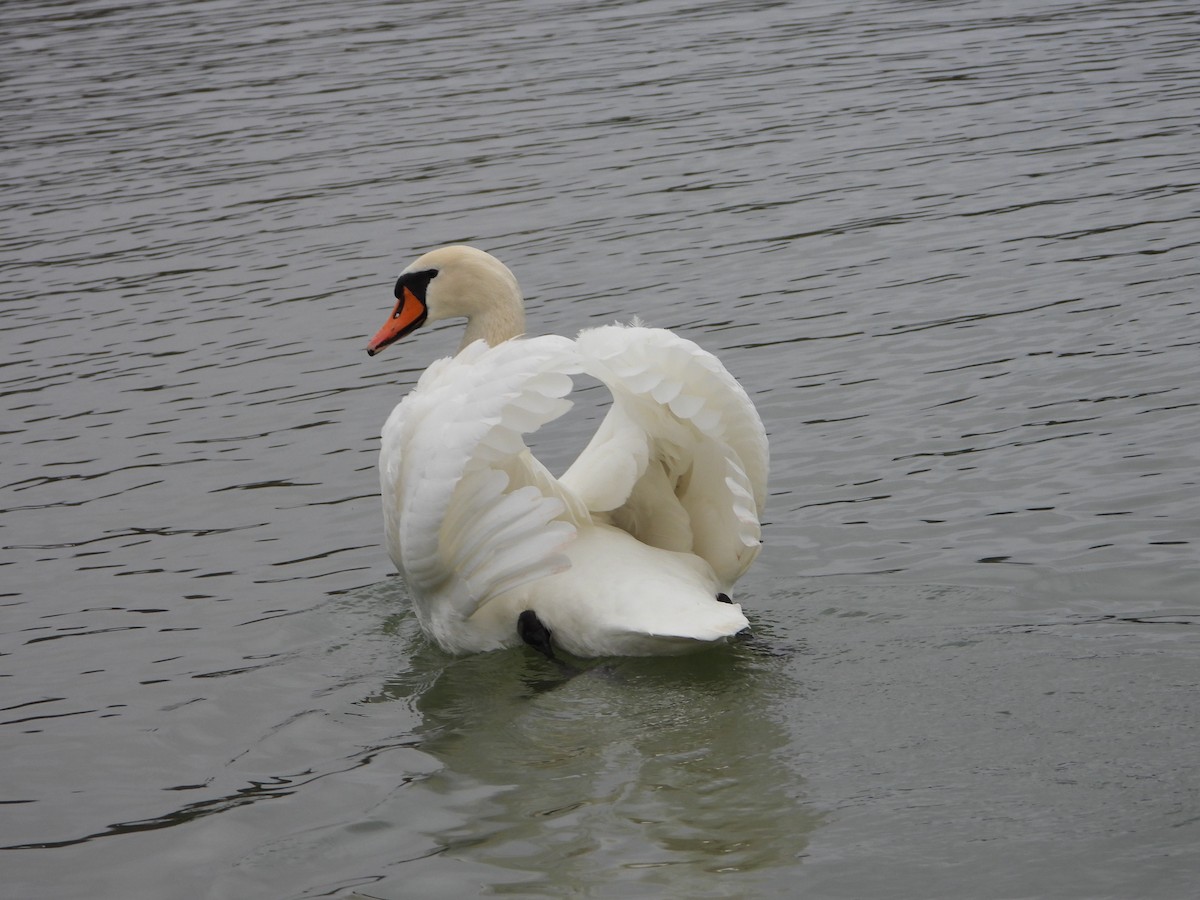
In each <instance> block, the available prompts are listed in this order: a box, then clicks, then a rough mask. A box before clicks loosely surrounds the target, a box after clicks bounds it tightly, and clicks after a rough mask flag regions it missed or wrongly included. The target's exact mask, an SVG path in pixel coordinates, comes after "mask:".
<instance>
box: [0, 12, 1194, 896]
mask: <svg viewBox="0 0 1200 900" xmlns="http://www.w3.org/2000/svg"><path fill="white" fill-rule="evenodd" d="M0 35H2V36H3V40H4V46H5V56H6V58H7V60H8V61H7V62H6V63H4V64H3V67H2V72H3V86H4V90H3V92H2V94H0V110H2V111H3V117H4V123H5V127H4V133H5V139H4V150H3V152H4V157H3V158H4V192H3V199H2V200H0V203H2V204H3V210H4V215H3V225H2V226H0V227H2V229H3V231H2V235H0V240H2V245H3V260H2V264H3V287H2V288H0V294H2V296H3V306H2V308H0V350H2V355H0V393H2V394H3V425H2V427H0V454H2V455H0V461H2V476H0V484H2V488H0V507H2V510H0V545H2V546H3V551H2V555H0V578H2V588H0V603H2V604H3V605H2V606H0V632H2V635H0V653H2V654H3V655H2V656H0V676H2V677H0V707H2V712H3V716H2V718H0V725H2V728H0V801H2V803H0V845H2V846H3V847H4V849H3V851H0V871H2V872H3V878H2V886H0V894H3V896H5V897H12V898H22V900H25V898H53V900H64V898H96V897H113V898H131V897H154V898H168V900H169V898H181V900H182V898H221V900H224V898H228V900H246V898H308V897H338V898H358V900H379V898H386V900H394V898H401V897H463V896H475V895H479V894H499V895H508V896H530V897H597V898H600V897H605V898H607V897H638V898H641V897H768V896H804V897H817V898H869V897H880V898H883V897H888V898H894V897H912V898H934V897H938V898H962V897H972V898H1016V897H1055V898H1104V897H1111V898H1130V897H1139V898H1183V897H1190V896H1194V895H1195V891H1196V885H1197V883H1200V754H1198V753H1197V739H1198V737H1200V734H1198V732H1197V725H1198V723H1200V553H1198V542H1200V449H1198V448H1200V352H1198V348H1200V315H1198V314H1200V182H1198V179H1197V172H1200V113H1198V112H1197V110H1200V76H1198V75H1197V72H1200V10H1198V9H1197V7H1196V4H1195V3H1194V2H1192V0H1128V2H1056V3H1045V2H1035V0H1005V2H982V0H961V2H914V0H866V2H862V3H829V2H797V3H784V2H744V3H685V2H681V0H644V2H629V3H621V2H614V0H592V2H586V0H585V2H565V3H562V2H556V3H550V2H545V0H529V2H495V3H490V4H481V3H468V2H448V0H447V2H433V0H429V2H413V3H400V4H397V3H390V4H388V3H348V4H331V3H313V2H302V3H235V2H231V0H208V2H194V3H182V2H178V0H163V2H157V3H144V2H132V3H125V4H114V3H111V2H108V0H80V2H47V3H39V4H17V3H6V4H4V5H3V8H2V13H0ZM458 241H466V242H471V243H475V244H477V245H479V246H481V247H483V248H485V249H487V250H489V251H491V252H493V253H496V254H497V255H499V256H500V257H501V258H502V259H504V260H505V261H506V262H507V263H508V264H509V265H510V266H511V267H512V268H513V269H514V270H515V271H516V273H517V275H518V277H519V278H520V279H521V281H522V284H523V286H524V288H525V291H526V294H527V297H528V303H529V322H530V328H531V330H532V331H539V332H558V333H567V334H570V333H573V332H574V331H575V330H577V329H579V328H581V327H585V326H589V325H594V324H600V323H604V322H608V321H611V320H613V319H616V318H623V319H628V318H629V317H632V316H633V315H640V316H642V317H643V318H644V319H645V320H646V321H647V322H648V323H650V324H653V325H660V326H666V327H671V328H674V329H677V330H678V331H679V332H681V333H682V334H685V335H687V336H688V337H691V338H693V339H695V340H696V341H698V342H699V343H700V344H702V345H703V346H705V347H707V348H709V349H711V350H713V351H714V352H717V353H718V354H719V355H721V357H722V358H723V359H724V360H725V361H726V363H727V365H728V366H729V368H730V369H731V370H732V371H733V372H734V373H735V374H736V375H737V376H738V377H739V378H740V379H741V381H742V382H743V384H744V385H746V387H747V389H748V390H749V392H750V393H751V395H752V396H753V397H754V399H755V401H756V402H757V403H758V405H759V408H760V410H761V412H762V415H763V418H764V420H765V421H766V424H767V428H768V431H769V434H770V438H771V443H772V479H771V497H770V503H769V508H768V510H767V514H766V519H767V524H766V527H765V532H764V534H765V541H766V549H765V551H764V553H763V555H762V556H761V557H760V561H759V564H758V565H757V566H756V567H755V569H753V570H752V572H751V573H750V575H749V576H748V577H747V578H746V579H745V581H744V582H742V583H741V585H739V599H740V600H741V602H742V603H743V605H744V606H745V608H746V609H747V611H748V614H749V615H750V618H751V620H752V622H753V624H754V628H755V636H754V639H753V640H752V641H751V642H749V643H747V644H744V645H739V646H737V647H735V648H732V649H730V650H728V651H722V652H717V653H713V654H708V655H704V656H700V657H695V658H691V659H686V660H617V661H607V662H600V663H596V664H594V665H592V666H591V667H589V668H588V670H587V671H586V672H585V674H583V675H580V676H579V677H576V678H574V679H571V680H569V681H567V682H565V683H563V682H561V681H560V680H556V677H555V672H554V670H553V669H551V668H549V667H548V665H547V664H546V663H545V662H544V661H543V660H541V659H539V658H537V657H536V656H535V655H534V654H533V653H532V652H521V651H513V652H506V653H497V654H488V655H482V656H476V657H468V658H462V659H453V658H450V657H447V656H445V655H443V654H441V653H439V652H437V651H436V650H433V649H432V648H430V647H429V646H428V645H427V644H426V642H425V641H424V639H423V638H422V637H421V636H420V634H419V632H418V631H417V629H416V626H415V622H414V620H413V618H412V616H411V615H410V613H409V611H408V604H407V600H406V594H405V588H404V585H403V584H402V582H401V581H400V579H399V578H397V577H394V576H393V573H392V572H391V566H390V564H389V562H388V560H387V556H386V553H385V551H384V548H383V546H382V522H381V519H380V514H379V509H378V505H379V504H378V497H377V493H378V487H377V481H376V475H375V471H374V467H375V460H376V454H377V452H378V431H379V428H380V426H381V424H382V422H383V420H384V418H385V417H386V415H387V413H388V411H389V410H390V408H391V407H392V405H393V404H395V403H396V402H397V401H398V400H399V399H400V397H401V396H403V394H404V393H405V391H406V390H407V389H408V388H409V387H410V386H411V385H412V384H413V383H414V382H415V380H416V378H417V376H418V374H419V373H420V372H421V370H423V369H424V367H425V366H426V365H428V364H429V362H430V361H432V360H433V359H435V358H436V357H438V356H442V355H445V354H446V353H448V352H450V351H451V350H452V349H453V347H454V346H455V345H456V343H457V340H458V326H457V325H454V324H445V325H439V326H438V327H436V328H432V329H429V330H427V332H422V333H418V335H416V336H414V337H413V338H410V339H409V340H407V341H406V342H404V343H402V344H400V345H397V346H396V347H395V348H393V349H391V350H389V351H388V352H387V353H386V354H384V355H383V356H381V357H377V358H375V359H368V358H367V356H366V354H365V353H364V352H363V351H364V347H365V343H366V340H367V338H368V337H369V336H370V335H371V334H372V333H373V332H374V331H375V330H376V328H377V327H378V326H379V325H380V324H381V323H382V321H383V318H384V317H385V316H386V315H387V312H388V310H389V308H390V305H391V302H392V301H391V287H392V284H393V282H394V278H395V275H396V273H397V271H398V270H399V269H400V268H401V267H402V266H404V265H406V264H407V263H408V262H409V261H410V260H412V259H413V258H415V257H416V256H417V255H418V254H419V253H421V252H423V251H424V250H427V249H430V248H432V247H434V246H437V245H440V244H444V243H450V242H458ZM597 393H598V392H596V391H594V390H593V391H584V392H583V393H582V394H581V398H582V402H581V404H580V406H581V412H580V413H579V415H578V416H576V417H575V418H574V419H573V420H572V422H574V425H569V426H567V427H566V428H565V429H563V430H562V431H561V432H560V433H556V434H555V435H552V436H550V437H549V438H548V439H547V440H546V441H544V442H543V443H544V452H545V454H546V456H547V457H548V458H549V459H550V460H551V461H552V462H553V463H554V464H555V465H557V466H561V465H562V464H563V463H564V462H565V461H566V460H567V459H568V458H569V456H568V453H569V448H570V447H571V446H577V445H578V443H579V442H580V433H582V432H583V430H585V429H586V428H588V427H591V426H592V425H593V424H594V420H595V417H596V402H595V401H596V394H597ZM576 431H578V432H579V433H576Z"/></svg>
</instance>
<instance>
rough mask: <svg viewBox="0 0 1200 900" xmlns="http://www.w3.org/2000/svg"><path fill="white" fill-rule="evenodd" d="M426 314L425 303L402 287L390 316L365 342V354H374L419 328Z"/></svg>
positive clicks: (427, 312) (427, 311)
mask: <svg viewBox="0 0 1200 900" xmlns="http://www.w3.org/2000/svg"><path fill="white" fill-rule="evenodd" d="M428 314H429V310H428V309H426V308H425V304H424V303H422V302H421V300H420V299H419V298H418V297H417V295H416V294H414V293H413V292H412V291H410V290H409V289H408V288H404V289H403V290H402V291H401V293H400V299H399V300H397V301H396V309H395V310H394V311H393V312H392V317H391V318H390V319H388V320H387V322H386V323H385V324H384V326H383V327H382V328H380V329H379V331H377V332H376V333H375V337H373V338H371V342H370V343H369V344H367V355H368V356H374V355H375V354H376V353H378V352H379V351H380V350H382V349H383V348H384V347H386V346H387V345H388V344H391V343H393V342H395V341H398V340H400V338H402V337H404V336H405V335H406V334H409V333H410V332H412V331H415V330H416V329H418V328H420V327H421V325H423V324H424V322H425V317H426V316H427V315H428Z"/></svg>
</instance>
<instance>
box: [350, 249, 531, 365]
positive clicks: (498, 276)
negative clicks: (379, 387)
mask: <svg viewBox="0 0 1200 900" xmlns="http://www.w3.org/2000/svg"><path fill="white" fill-rule="evenodd" d="M395 294H396V306H395V308H394V309H393V310H392V314H391V316H390V317H389V318H388V320H387V322H386V323H384V326H383V327H382V328H380V329H379V331H378V332H376V334H375V336H374V337H373V338H371V341H370V343H368V344H367V354H368V355H370V356H374V355H375V354H376V353H378V352H379V351H380V350H382V349H383V348H384V347H386V346H387V345H388V344H391V343H394V342H396V341H398V340H400V339H401V338H402V337H404V336H405V335H407V334H411V333H412V332H414V331H416V330H417V329H418V328H420V327H421V326H422V325H424V324H425V323H426V322H436V321H438V320H439V319H455V318H465V319H466V320H467V330H466V334H465V335H464V336H463V342H462V346H463V347H466V346H467V345H468V344H471V343H473V342H474V341H476V340H481V339H482V340H484V341H487V343H488V345H489V346H493V347H494V346H496V344H498V343H500V342H501V341H506V340H508V339H509V338H511V337H516V336H517V335H519V334H521V333H522V332H523V331H524V330H525V311H524V304H523V301H522V298H521V289H520V287H519V286H518V285H517V279H516V277H515V276H514V275H513V273H512V272H510V271H509V270H508V267H507V266H506V265H504V263H502V262H500V260H498V259H496V257H494V256H492V255H491V254H490V253H485V252H484V251H482V250H479V249H477V248H475V247H467V246H464V245H455V246H451V247H441V248H439V249H437V250H431V251H430V252H428V253H426V254H424V255H423V256H421V257H420V258H419V259H417V260H416V261H415V262H413V263H412V264H411V265H409V266H408V267H407V268H405V269H404V271H403V272H401V273H400V277H399V279H397V281H396V291H395Z"/></svg>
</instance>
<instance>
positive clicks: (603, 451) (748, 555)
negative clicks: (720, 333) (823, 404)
mask: <svg viewBox="0 0 1200 900" xmlns="http://www.w3.org/2000/svg"><path fill="white" fill-rule="evenodd" d="M576 348H577V350H578V352H579V356H580V360H581V364H582V366H583V368H584V371H586V372H587V373H588V374H590V375H592V376H594V377H596V378H598V379H600V380H601V381H603V382H604V383H605V384H606V385H607V386H608V388H609V390H610V391H612V394H613V408H612V409H611V410H610V411H609V413H608V415H607V416H606V417H605V419H604V422H603V423H602V424H601V426H600V428H599V429H598V430H597V432H596V435H595V437H594V438H593V439H592V441H591V443H589V444H588V446H587V447H586V448H585V449H584V451H583V453H581V454H580V455H579V458H578V459H577V460H576V461H575V463H574V464H573V465H572V466H571V468H570V469H569V470H568V471H567V472H566V473H565V474H564V475H563V476H562V478H561V481H562V483H563V485H564V486H565V487H566V488H567V489H569V490H570V492H571V493H572V494H574V495H575V496H577V497H578V498H579V499H580V500H581V501H582V502H583V503H584V504H585V505H586V506H587V508H588V509H589V510H591V511H592V512H593V513H604V514H607V516H608V518H609V520H610V521H611V522H612V523H613V524H615V525H617V526H619V527H621V528H623V529H625V530H626V531H628V532H629V533H630V534H632V535H633V536H634V537H636V538H638V539H639V540H641V541H643V542H644V543H647V544H650V545H651V546H655V547H662V548H664V549H668V550H679V551H690V552H692V553H695V554H696V555H697V556H700V557H701V558H702V559H704V560H706V561H707V562H708V563H709V565H711V566H712V568H713V571H714V572H715V573H716V575H717V578H718V579H719V580H720V582H721V583H722V584H723V585H725V586H726V587H729V586H731V585H732V584H733V582H734V581H735V580H737V578H738V577H739V576H740V575H741V574H742V573H743V572H744V571H745V570H746V568H747V567H748V566H749V565H750V563H751V562H752V561H753V560H754V557H755V556H756V555H757V554H758V550H759V538H760V526H759V515H760V513H761V511H762V509H763V505H764V503H765V501H766V487H767V466H768V456H767V438H766V432H765V430H764V429H763V424H762V420H761V419H760V418H759V416H758V412H757V410H756V409H755V408H754V404H753V403H752V402H751V401H750V398H749V397H748V396H747V395H746V392H745V391H744V390H743V389H742V387H741V385H739V384H738V383H737V381H736V380H735V379H734V378H733V376H732V375H730V374H729V372H728V371H727V370H726V369H725V367H724V366H723V365H722V364H721V362H720V361H719V360H718V359H717V358H716V357H715V356H713V355H712V354H710V353H708V352H707V351H705V350H702V349H701V348H700V347H698V346H697V345H696V344H694V343H692V342H691V341H689V340H686V339H685V338H681V337H679V336H678V335H675V334H672V333H671V332H669V331H665V330H662V329H652V328H642V327H640V326H621V325H612V326H606V327H603V328H596V329H592V330H589V331H585V332H583V333H581V334H580V335H579V338H578V340H577V341H576Z"/></svg>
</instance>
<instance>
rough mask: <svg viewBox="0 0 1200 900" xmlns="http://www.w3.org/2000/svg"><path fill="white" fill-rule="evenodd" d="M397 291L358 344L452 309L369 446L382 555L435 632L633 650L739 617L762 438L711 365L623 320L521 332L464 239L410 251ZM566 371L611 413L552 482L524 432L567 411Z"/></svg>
mask: <svg viewBox="0 0 1200 900" xmlns="http://www.w3.org/2000/svg"><path fill="white" fill-rule="evenodd" d="M395 293H396V299H397V302H396V306H395V310H394V311H393V313H392V315H391V317H390V318H389V319H388V321H387V324H385V325H384V326H383V328H382V329H380V331H379V332H378V333H377V334H376V335H375V337H374V338H372V339H371V342H370V344H368V346H367V352H368V353H369V354H371V355H374V354H375V353H377V352H378V351H380V350H382V349H383V348H384V347H386V346H387V345H388V344H390V343H392V342H393V341H396V340H398V339H399V338H402V337H404V336H405V335H406V334H408V333H410V332H411V331H413V330H415V329H416V328H418V327H420V326H421V325H422V324H423V323H424V322H426V321H431V322H432V321H436V320H438V319H446V318H453V317H465V318H466V320H467V326H466V334H465V335H464V337H463V342H462V346H461V347H460V349H459V352H458V354H457V355H456V356H454V357H452V358H446V359H441V360H438V361H436V362H434V363H433V364H432V365H430V366H429V368H428V369H427V370H426V371H425V372H424V374H423V375H422V376H421V378H420V380H419V381H418V383H417V386H416V387H415V388H414V389H413V390H412V392H411V393H410V394H409V395H408V396H407V397H405V398H404V399H403V400H402V401H401V402H400V403H399V404H398V405H397V406H396V408H395V409H394V410H393V411H392V414H391V415H390V416H389V417H388V420H387V423H386V424H385V425H384V426H383V446H382V450H381V453H380V457H379V470H380V483H381V487H382V493H383V514H384V524H385V528H386V532H387V542H388V549H389V552H390V554H391V557H392V561H393V562H394V563H395V564H396V567H397V568H398V569H399V570H400V572H401V573H402V574H403V575H404V579H405V581H406V582H407V584H408V587H409V589H410V591H411V593H412V595H413V599H414V601H415V607H416V613H417V618H418V620H419V622H420V624H421V627H422V629H423V630H424V631H425V633H426V634H427V635H428V636H429V637H430V638H431V639H432V640H433V641H434V642H436V643H437V644H438V645H439V646H441V647H442V648H443V649H444V650H447V651H449V652H452V653H467V652H478V651H485V650H494V649H499V648H502V647H509V646H514V645H518V644H520V643H521V642H522V641H525V642H526V643H529V644H530V645H532V646H534V647H535V648H537V649H539V650H540V651H541V652H543V653H545V654H546V655H547V656H550V657H551V658H554V650H553V648H555V647H557V648H560V649H562V650H565V651H567V652H568V653H571V654H574V655H576V656H585V657H586V656H619V655H626V656H641V655H655V654H670V653H681V652H686V651H689V650H693V649H697V648H700V647H704V646H708V645H711V644H714V643H719V642H723V641H725V640H727V639H728V638H730V637H731V636H733V635H734V634H737V633H738V632H740V631H742V630H744V629H746V628H747V627H748V623H747V621H746V617H745V616H744V615H743V614H742V610H741V607H740V606H738V605H736V604H734V603H732V602H731V601H730V600H729V592H730V590H731V588H732V586H733V583H734V581H736V580H737V579H738V577H740V576H741V575H742V573H743V572H745V571H746V569H747V567H749V565H750V563H751V562H752V561H753V560H754V557H755V556H756V555H757V554H758V550H759V511H760V510H761V509H762V508H763V503H764V500H765V495H766V479H767V438H766V434H765V432H764V430H763V425H762V421H761V420H760V419H759V416H758V413H757V411H756V410H755V408H754V404H753V403H751V401H750V398H749V397H748V396H746V392H745V391H744V390H742V388H741V386H740V385H739V384H738V383H737V382H736V381H735V380H734V379H733V377H732V376H731V375H730V374H729V373H728V371H726V369H725V368H724V366H722V365H721V363H720V362H719V361H718V360H717V359H716V357H714V356H712V355H711V354H710V353H707V352H706V351H704V350H701V349H700V348H699V347H698V346H696V345H695V344H694V343H692V342H691V341H688V340H686V339H684V338H681V337H678V336H676V335H674V334H672V333H671V332H669V331H664V330H661V329H651V328H643V327H640V326H628V327H626V326H619V325H613V326H606V327H602V328H595V329H591V330H587V331H583V332H581V333H580V335H579V337H578V339H577V340H575V341H572V340H570V339H568V338H565V337H559V336H546V337H519V335H521V334H522V332H523V331H524V327H525V326H524V318H525V314H524V307H523V301H522V297H521V291H520V288H519V287H518V286H517V281H516V278H514V277H513V274H512V272H510V271H509V270H508V268H507V267H505V266H504V265H503V264H502V263H501V262H500V261H499V260H498V259H496V258H495V257H493V256H491V255H489V254H487V253H484V252H483V251H482V250H477V249H475V248H473V247H465V246H453V247H443V248H441V249H439V250H433V251H431V252H430V253H426V254H425V255H424V256H422V257H421V258H420V259H418V260H417V261H416V262H414V263H413V264H412V265H410V266H409V267H408V268H406V269H405V270H404V271H403V272H402V273H401V275H400V278H399V280H398V281H397V282H396V292H395ZM580 372H586V373H587V374H590V375H592V376H594V377H595V378H598V379H599V380H601V381H602V382H604V383H605V384H606V385H607V386H608V388H609V390H610V391H611V392H612V395H613V405H612V407H611V409H610V410H609V412H608V414H607V415H606V416H605V418H604V421H603V422H602V423H601V425H600V427H599V428H598V429H597V431H596V434H595V436H594V437H593V438H592V440H591V442H590V443H589V444H588V446H587V447H586V448H585V449H584V450H583V452H582V453H580V454H579V457H578V458H577V459H576V461H575V462H574V463H573V464H572V465H571V467H570V468H569V469H568V470H567V471H566V472H565V473H564V474H563V475H562V476H561V477H558V478H555V477H554V476H553V475H552V474H551V473H550V472H549V471H548V470H547V469H546V468H545V466H543V465H542V464H541V463H540V462H539V461H538V460H537V459H536V458H535V457H534V456H533V454H532V453H530V451H529V449H528V448H527V447H526V445H525V441H524V438H523V435H525V434H527V433H530V432H533V431H535V430H537V429H538V428H540V427H541V426H543V425H545V424H546V423H547V422H550V421H552V420H553V419H555V418H557V417H558V416H560V415H562V414H563V413H564V412H565V411H566V410H567V409H568V408H569V407H570V405H571V403H570V401H568V400H566V399H563V398H564V397H565V395H566V394H567V393H568V392H569V391H570V390H571V387H572V382H571V378H570V376H571V375H572V374H576V373H580Z"/></svg>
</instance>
